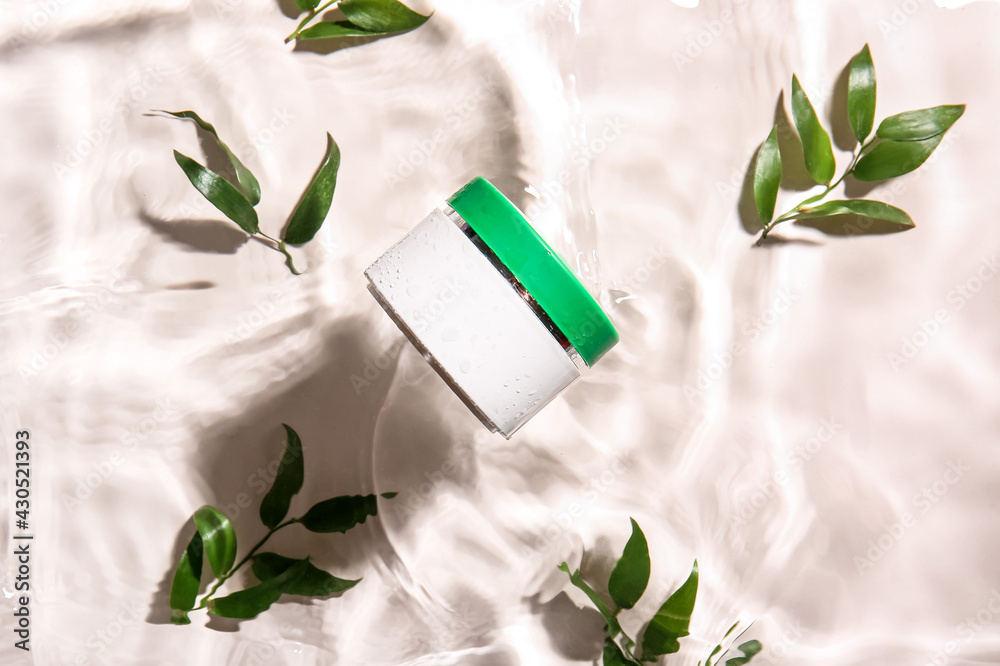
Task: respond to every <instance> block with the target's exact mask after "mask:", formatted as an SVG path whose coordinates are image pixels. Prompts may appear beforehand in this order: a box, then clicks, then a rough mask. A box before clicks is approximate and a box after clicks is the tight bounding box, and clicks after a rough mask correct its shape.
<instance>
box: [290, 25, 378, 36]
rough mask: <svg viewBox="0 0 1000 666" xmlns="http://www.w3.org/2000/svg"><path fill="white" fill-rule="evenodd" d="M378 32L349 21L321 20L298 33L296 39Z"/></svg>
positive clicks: (370, 34)
mask: <svg viewBox="0 0 1000 666" xmlns="http://www.w3.org/2000/svg"><path fill="white" fill-rule="evenodd" d="M378 34H379V33H371V32H369V31H367V30H365V29H364V28H359V27H358V26H356V25H354V24H353V23H351V22H350V21H321V22H320V23H317V24H316V25H314V26H312V27H311V28H306V29H305V30H303V31H302V32H300V33H299V34H298V37H297V39H330V38H333V37H374V36H376V35H378Z"/></svg>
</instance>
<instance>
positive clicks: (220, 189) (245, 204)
mask: <svg viewBox="0 0 1000 666" xmlns="http://www.w3.org/2000/svg"><path fill="white" fill-rule="evenodd" d="M174 159H175V160H177V164H179V165H180V167H181V169H183V170H184V174H185V175H186V176H187V177H188V180H190V181H191V184H192V185H194V187H195V189H196V190H198V191H199V192H201V193H202V195H204V197H205V198H206V199H208V200H209V202H210V203H211V204H212V205H213V206H215V207H216V208H218V209H219V210H220V211H222V213H223V214H224V215H225V216H226V217H228V218H229V219H230V220H232V221H233V222H235V223H236V224H238V225H239V226H240V228H241V229H243V231H245V232H247V233H248V234H255V233H257V232H258V231H259V230H260V227H258V226H257V211H255V210H254V209H253V206H251V205H250V202H249V201H247V200H246V197H244V196H243V194H242V193H241V192H240V191H239V190H237V189H236V188H235V187H234V186H233V184H232V183H230V182H229V181H228V180H226V179H225V178H223V177H222V176H220V175H219V174H217V173H215V172H214V171H212V170H211V169H207V168H205V167H203V166H202V165H200V164H198V163H197V162H195V161H194V160H193V159H191V158H190V157H188V156H187V155H183V154H181V153H179V152H177V151H176V150H175V151H174Z"/></svg>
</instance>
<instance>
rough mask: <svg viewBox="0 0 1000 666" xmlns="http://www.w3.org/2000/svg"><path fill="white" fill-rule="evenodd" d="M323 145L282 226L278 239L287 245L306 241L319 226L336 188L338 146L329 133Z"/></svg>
mask: <svg viewBox="0 0 1000 666" xmlns="http://www.w3.org/2000/svg"><path fill="white" fill-rule="evenodd" d="M326 138H327V149H326V157H324V158H323V163H322V164H321V165H320V166H319V170H318V171H317V172H316V175H315V176H314V177H313V179H312V182H311V183H309V189H308V190H306V193H305V195H304V196H303V197H302V201H300V202H299V205H298V206H297V207H296V208H295V212H294V213H292V217H291V219H290V220H289V221H288V226H287V227H285V235H284V236H283V237H282V239H283V240H284V241H285V242H286V243H288V244H289V245H302V244H303V243H308V242H309V241H311V240H312V239H313V236H315V235H316V232H317V231H319V228H320V227H321V226H323V222H324V220H326V215H327V213H329V212H330V203H331V202H332V201H333V191H334V190H335V189H336V188H337V170H338V169H339V168H340V147H339V146H337V142H336V141H334V140H333V137H332V136H330V134H329V133H327V135H326Z"/></svg>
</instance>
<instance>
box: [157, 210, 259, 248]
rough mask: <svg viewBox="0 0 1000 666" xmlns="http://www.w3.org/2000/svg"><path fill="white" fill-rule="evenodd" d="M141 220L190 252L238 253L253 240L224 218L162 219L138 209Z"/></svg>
mask: <svg viewBox="0 0 1000 666" xmlns="http://www.w3.org/2000/svg"><path fill="white" fill-rule="evenodd" d="M139 219H140V220H142V221H143V222H144V223H145V224H146V225H148V226H149V227H150V228H151V229H153V231H155V232H157V233H158V234H160V235H161V236H164V237H166V238H167V239H169V240H170V241H172V242H174V243H178V244H179V245H182V246H184V248H185V249H186V250H188V251H191V252H213V253H216V254H235V253H236V251H237V250H239V249H240V248H241V247H243V245H244V244H246V242H247V241H248V240H249V239H250V237H249V236H248V235H247V234H246V232H245V231H243V230H242V229H240V228H238V227H237V226H236V225H235V224H233V223H232V222H224V221H222V220H162V219H159V218H156V217H153V216H152V215H150V214H149V213H147V212H145V211H140V212H139Z"/></svg>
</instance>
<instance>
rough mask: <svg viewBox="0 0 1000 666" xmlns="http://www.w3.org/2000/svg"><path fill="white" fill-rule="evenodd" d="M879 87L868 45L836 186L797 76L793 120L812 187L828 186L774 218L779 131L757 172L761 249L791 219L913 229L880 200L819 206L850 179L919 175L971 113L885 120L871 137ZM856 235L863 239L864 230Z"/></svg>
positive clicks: (924, 113) (827, 150) (944, 110)
mask: <svg viewBox="0 0 1000 666" xmlns="http://www.w3.org/2000/svg"><path fill="white" fill-rule="evenodd" d="M875 88H876V84H875V65H874V64H873V62H872V56H871V51H870V50H869V48H868V45H867V44H865V47H864V48H863V49H861V51H860V52H859V53H858V54H857V55H855V56H854V58H853V59H852V60H851V63H850V69H849V71H848V87H847V119H848V122H849V123H850V125H851V130H852V131H853V133H854V137H855V139H856V140H857V144H856V145H855V147H854V150H853V151H852V153H851V162H850V164H849V165H848V167H847V169H846V170H845V171H844V173H843V174H841V176H840V178H838V179H837V180H836V181H833V176H834V173H835V171H836V162H835V160H834V157H833V145H832V144H831V142H830V135H829V133H828V132H827V131H826V130H825V129H824V128H823V126H822V124H820V122H819V118H818V117H817V116H816V111H815V109H813V106H812V104H811V103H810V102H809V98H808V96H807V95H806V93H805V91H804V90H803V89H802V86H801V85H800V84H799V80H798V77H796V76H795V75H792V117H793V119H794V121H795V129H796V130H797V131H798V134H799V138H800V139H801V140H802V153H803V157H804V158H805V164H806V170H807V171H808V172H809V175H810V177H811V178H812V179H813V181H815V182H816V183H817V184H818V185H825V186H826V187H825V189H824V190H823V191H822V192H820V193H819V194H817V195H814V196H810V197H809V198H807V199H805V200H804V201H802V202H800V203H799V204H798V205H796V206H795V207H793V208H791V209H789V210H788V211H786V212H784V213H782V214H781V215H779V216H778V217H774V207H775V202H776V201H777V196H778V189H779V186H780V184H781V150H780V148H779V146H778V126H777V125H775V126H774V127H773V128H772V129H771V133H770V134H769V135H768V137H767V139H766V140H765V141H764V143H763V144H762V145H761V147H760V151H759V152H758V153H757V161H756V164H755V165H754V179H753V193H754V200H755V202H756V204H757V212H758V214H759V215H760V221H761V226H762V227H763V230H762V232H761V236H760V240H759V241H758V244H760V243H761V242H763V241H764V239H766V238H767V234H768V233H769V232H770V231H771V230H772V229H773V228H774V227H775V226H776V225H777V224H780V223H781V222H787V221H789V220H792V221H798V220H805V219H810V218H825V217H831V216H835V215H856V216H860V217H861V218H864V219H867V220H868V222H867V225H866V226H865V227H864V228H867V226H870V223H871V221H872V220H883V221H885V222H888V223H890V225H894V226H895V227H896V230H898V231H903V230H906V229H910V228H912V227H913V226H914V223H913V220H912V219H911V218H910V216H909V215H908V214H907V213H906V212H904V211H902V210H900V209H899V208H896V207H895V206H890V205H889V204H887V203H883V202H881V201H873V200H870V199H841V200H832V201H826V202H824V203H820V204H818V205H813V204H817V202H819V201H822V200H823V199H824V198H826V196H827V195H828V194H830V192H832V191H833V190H834V188H836V187H837V186H838V185H840V183H842V182H843V181H844V179H845V178H847V177H848V176H853V177H854V178H855V179H856V180H859V181H866V182H871V181H879V180H886V179H889V178H895V177H897V176H901V175H903V174H906V173H909V172H911V171H913V170H914V169H916V168H917V167H919V166H920V165H921V164H923V163H924V162H925V161H927V158H928V157H930V155H931V153H933V152H934V149H935V148H937V146H938V144H939V143H941V140H942V139H943V138H944V134H945V132H947V131H948V129H949V128H950V127H951V126H952V125H953V124H954V123H955V121H957V120H958V119H959V118H960V117H961V116H962V114H963V113H964V112H965V105H964V104H957V105H945V106H935V107H933V108H929V109H920V110H918V111H906V112H904V113H900V114H897V115H894V116H890V117H888V118H886V119H885V120H883V121H882V123H881V124H880V125H879V126H878V129H877V130H876V131H875V136H870V135H871V132H872V127H873V126H874V121H875ZM869 137H870V138H869ZM831 181H833V182H831ZM850 230H853V231H855V232H857V231H861V230H862V229H860V228H853V229H849V231H850Z"/></svg>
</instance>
